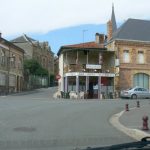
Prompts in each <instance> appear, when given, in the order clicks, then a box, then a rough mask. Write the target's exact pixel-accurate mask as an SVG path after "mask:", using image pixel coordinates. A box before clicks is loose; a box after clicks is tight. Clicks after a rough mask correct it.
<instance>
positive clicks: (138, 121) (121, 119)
mask: <svg viewBox="0 0 150 150" xmlns="http://www.w3.org/2000/svg"><path fill="white" fill-rule="evenodd" d="M145 115H146V116H148V118H149V119H148V127H149V130H148V131H144V130H142V127H143V120H142V118H143V116H145ZM110 123H111V124H112V125H113V126H114V127H116V128H117V129H118V130H120V131H122V132H124V133H125V134H127V135H128V136H130V137H132V138H134V139H136V140H138V141H139V140H141V139H142V138H143V137H146V136H149V137H150V102H149V103H148V104H147V105H144V106H141V107H140V108H136V107H134V108H129V111H125V110H124V111H122V112H120V113H118V114H115V115H113V116H112V118H111V119H110Z"/></svg>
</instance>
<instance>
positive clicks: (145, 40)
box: [106, 8, 150, 91]
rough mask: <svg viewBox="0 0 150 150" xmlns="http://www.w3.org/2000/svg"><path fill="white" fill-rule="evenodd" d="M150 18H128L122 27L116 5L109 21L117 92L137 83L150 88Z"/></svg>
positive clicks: (108, 33)
mask: <svg viewBox="0 0 150 150" xmlns="http://www.w3.org/2000/svg"><path fill="white" fill-rule="evenodd" d="M149 29H150V21H149V20H139V19H128V20H127V21H125V22H124V23H123V24H122V25H121V26H120V27H119V28H118V29H117V26H116V20H115V14H114V8H113V9H112V17H111V20H110V21H108V23H107V37H108V38H107V43H106V47H107V49H108V50H109V51H113V52H115V59H116V62H117V64H116V66H115V68H116V73H117V74H116V77H115V82H114V84H115V89H116V90H117V91H120V90H123V89H127V88H130V87H133V86H141V87H145V88H148V89H150V30H149Z"/></svg>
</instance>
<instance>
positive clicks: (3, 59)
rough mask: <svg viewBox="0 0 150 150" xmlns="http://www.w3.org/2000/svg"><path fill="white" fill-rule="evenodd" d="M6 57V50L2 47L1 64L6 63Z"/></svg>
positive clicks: (0, 52)
mask: <svg viewBox="0 0 150 150" xmlns="http://www.w3.org/2000/svg"><path fill="white" fill-rule="evenodd" d="M5 59H6V57H5V52H4V51H3V50H2V49H1V51H0V64H1V65H5Z"/></svg>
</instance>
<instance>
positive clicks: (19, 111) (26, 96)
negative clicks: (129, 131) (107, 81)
mask: <svg viewBox="0 0 150 150" xmlns="http://www.w3.org/2000/svg"><path fill="white" fill-rule="evenodd" d="M55 90H56V89H55V88H48V89H40V90H36V91H33V92H30V93H23V94H18V95H10V96H6V97H5V96H2V97H0V149H3V150H6V149H14V150H17V149H18V150H35V149H38V150H49V149H50V150H51V149H52V150H53V149H54V150H57V149H58V150H59V149H61V150H73V149H75V148H85V147H89V146H90V147H97V146H106V145H112V144H121V143H127V142H133V141H134V140H133V139H131V138H130V137H128V136H126V135H125V134H124V133H122V132H120V131H118V130H117V129H116V128H114V127H113V126H112V125H111V124H110V123H109V119H110V117H111V116H112V115H113V114H115V113H118V112H120V111H121V110H123V109H124V106H125V104H126V103H127V102H129V105H130V106H131V107H133V106H135V105H136V101H134V100H132V101H131V100H102V101H100V100H66V99H64V100H54V99H53V93H54V92H55ZM142 103H143V104H146V103H148V101H147V100H143V101H142Z"/></svg>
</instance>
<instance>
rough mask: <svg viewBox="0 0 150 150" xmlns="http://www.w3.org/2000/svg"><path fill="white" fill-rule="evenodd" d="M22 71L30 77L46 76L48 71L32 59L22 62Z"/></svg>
mask: <svg viewBox="0 0 150 150" xmlns="http://www.w3.org/2000/svg"><path fill="white" fill-rule="evenodd" d="M24 71H25V72H28V73H29V74H32V75H42V76H48V71H47V70H46V69H45V68H43V67H42V66H41V65H40V64H39V63H38V62H37V61H36V60H34V59H29V60H25V61H24Z"/></svg>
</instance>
